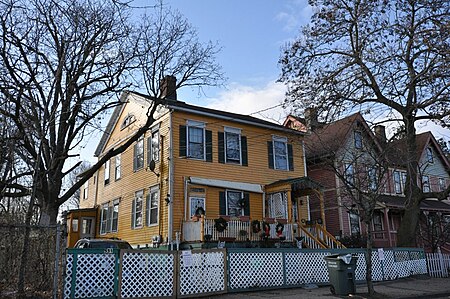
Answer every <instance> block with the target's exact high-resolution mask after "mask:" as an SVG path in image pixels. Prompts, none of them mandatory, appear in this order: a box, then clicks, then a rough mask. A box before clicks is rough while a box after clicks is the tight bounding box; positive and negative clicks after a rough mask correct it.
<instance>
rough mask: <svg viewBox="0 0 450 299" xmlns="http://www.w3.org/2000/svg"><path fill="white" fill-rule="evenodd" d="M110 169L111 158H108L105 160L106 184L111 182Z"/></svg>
mask: <svg viewBox="0 0 450 299" xmlns="http://www.w3.org/2000/svg"><path fill="white" fill-rule="evenodd" d="M110 169H111V160H108V161H106V162H105V173H104V178H105V180H104V183H105V185H108V184H109V183H110V177H111V175H110Z"/></svg>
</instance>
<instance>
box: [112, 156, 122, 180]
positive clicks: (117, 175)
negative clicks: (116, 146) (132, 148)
mask: <svg viewBox="0 0 450 299" xmlns="http://www.w3.org/2000/svg"><path fill="white" fill-rule="evenodd" d="M121 160H122V159H121V156H120V154H119V155H117V156H116V161H115V162H116V163H115V165H114V178H115V180H116V181H117V180H118V179H120V178H121V177H122V161H121Z"/></svg>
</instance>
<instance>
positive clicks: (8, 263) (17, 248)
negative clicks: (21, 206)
mask: <svg viewBox="0 0 450 299" xmlns="http://www.w3.org/2000/svg"><path fill="white" fill-rule="evenodd" d="M30 229H31V231H30V249H29V254H28V256H27V263H26V268H25V276H24V278H25V280H24V282H25V291H26V294H27V295H29V296H32V297H33V296H34V297H36V298H51V297H52V295H53V292H54V286H53V283H54V275H55V259H57V262H58V267H59V269H58V275H59V276H60V277H59V278H58V281H59V280H61V278H62V275H63V264H62V262H63V260H64V259H63V254H64V250H60V254H59V255H58V256H56V249H55V248H56V245H55V242H56V239H57V238H56V234H57V229H56V226H53V227H38V226H30ZM24 235H25V226H24V225H15V224H14V225H13V224H1V225H0V297H1V298H5V297H7V296H14V295H15V294H16V292H17V283H18V278H19V268H20V259H21V253H22V250H23V240H24ZM65 242H66V241H65V240H63V238H60V244H59V246H60V248H65V247H63V246H64V245H65Z"/></svg>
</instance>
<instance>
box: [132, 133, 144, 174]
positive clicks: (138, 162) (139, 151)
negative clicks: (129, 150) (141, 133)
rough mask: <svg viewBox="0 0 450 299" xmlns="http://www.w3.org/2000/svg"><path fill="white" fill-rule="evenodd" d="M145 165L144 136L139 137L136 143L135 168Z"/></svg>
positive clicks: (135, 169)
mask: <svg viewBox="0 0 450 299" xmlns="http://www.w3.org/2000/svg"><path fill="white" fill-rule="evenodd" d="M143 167H144V138H143V137H141V138H139V140H138V141H136V144H135V145H134V159H133V170H134V171H137V170H139V169H142V168H143Z"/></svg>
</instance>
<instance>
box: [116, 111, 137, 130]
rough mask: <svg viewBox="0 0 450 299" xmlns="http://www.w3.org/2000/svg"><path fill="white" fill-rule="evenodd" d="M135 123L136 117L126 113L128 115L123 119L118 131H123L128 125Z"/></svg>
mask: <svg viewBox="0 0 450 299" xmlns="http://www.w3.org/2000/svg"><path fill="white" fill-rule="evenodd" d="M135 121H136V117H135V116H134V114H131V113H128V115H127V116H125V118H124V119H123V122H122V124H121V125H120V129H121V130H123V129H125V128H126V127H128V126H129V125H131V124H132V123H134V122H135Z"/></svg>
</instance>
